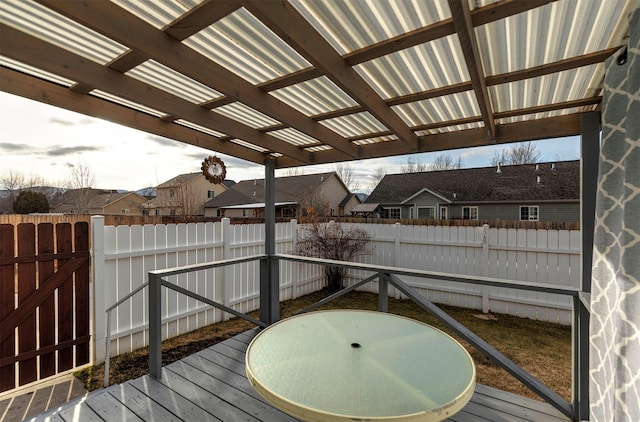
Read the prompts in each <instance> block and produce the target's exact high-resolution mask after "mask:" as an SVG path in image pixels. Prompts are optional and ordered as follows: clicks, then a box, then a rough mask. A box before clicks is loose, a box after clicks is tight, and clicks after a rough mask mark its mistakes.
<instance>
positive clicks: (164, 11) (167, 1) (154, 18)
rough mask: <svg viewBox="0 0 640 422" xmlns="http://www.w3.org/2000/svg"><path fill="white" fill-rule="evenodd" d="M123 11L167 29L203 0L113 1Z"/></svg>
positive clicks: (158, 27)
mask: <svg viewBox="0 0 640 422" xmlns="http://www.w3.org/2000/svg"><path fill="white" fill-rule="evenodd" d="M111 1H112V2H114V3H115V4H117V5H118V6H120V7H122V8H123V9H127V10H128V11H129V12H131V13H133V14H134V15H136V16H138V17H139V18H140V19H143V20H145V21H146V22H148V23H150V24H151V25H153V26H155V27H156V28H157V29H162V28H164V27H166V26H167V25H168V24H169V23H171V22H173V21H174V20H176V19H177V18H178V17H180V16H182V15H183V14H185V13H186V12H188V11H189V10H191V9H192V8H194V7H195V6H197V5H198V4H200V3H202V0H163V1H162V2H151V1H148V0H147V1H140V0H111Z"/></svg>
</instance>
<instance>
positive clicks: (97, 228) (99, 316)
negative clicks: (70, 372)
mask: <svg viewBox="0 0 640 422" xmlns="http://www.w3.org/2000/svg"><path fill="white" fill-rule="evenodd" d="M91 248H92V250H91V261H92V262H91V268H92V270H93V274H92V275H93V288H92V289H90V290H89V294H90V295H91V297H90V298H89V304H90V306H93V336H92V341H91V343H92V344H93V362H94V363H98V362H102V361H104V359H105V357H106V354H107V353H108V350H106V347H105V344H104V341H103V339H104V338H105V337H106V335H107V333H106V332H105V317H106V309H107V306H106V303H105V302H104V301H105V299H104V298H105V295H104V290H105V285H104V284H105V281H104V216H101V215H94V216H92V217H91Z"/></svg>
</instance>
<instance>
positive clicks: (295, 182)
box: [205, 172, 358, 218]
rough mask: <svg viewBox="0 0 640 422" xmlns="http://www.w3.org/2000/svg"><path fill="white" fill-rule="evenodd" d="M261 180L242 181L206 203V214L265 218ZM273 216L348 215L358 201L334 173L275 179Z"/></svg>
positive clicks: (263, 185) (263, 183)
mask: <svg viewBox="0 0 640 422" xmlns="http://www.w3.org/2000/svg"><path fill="white" fill-rule="evenodd" d="M264 187H265V181H264V179H255V180H243V181H241V182H238V183H236V184H235V185H233V186H232V187H231V188H230V189H228V190H227V191H226V192H224V193H223V194H221V195H220V196H216V197H214V198H213V199H211V200H210V201H209V202H207V203H206V204H205V216H212V217H264V202H265V198H264ZM275 201H276V217H281V218H294V217H296V216H298V215H301V214H305V213H307V212H310V211H312V210H313V211H314V212H317V213H320V214H321V215H327V216H332V215H335V216H337V215H349V214H350V211H351V208H352V207H353V206H354V205H355V204H356V203H358V199H357V198H356V199H354V198H353V195H352V194H351V193H350V192H349V189H348V188H347V187H346V186H345V184H344V183H343V182H342V180H341V179H340V177H339V176H338V174H337V173H335V172H331V173H320V174H309V175H302V176H288V177H278V178H276V179H275Z"/></svg>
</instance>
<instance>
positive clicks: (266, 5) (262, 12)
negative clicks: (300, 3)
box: [246, 1, 418, 148]
mask: <svg viewBox="0 0 640 422" xmlns="http://www.w3.org/2000/svg"><path fill="white" fill-rule="evenodd" d="M246 8H247V9H248V10H249V11H250V12H251V13H252V14H253V15H254V16H256V17H257V18H258V19H260V20H261V21H262V22H263V23H264V24H265V25H267V26H268V27H269V28H270V29H271V30H272V31H274V32H275V33H276V34H278V35H279V36H280V38H282V39H283V40H285V41H286V42H287V43H288V44H289V45H290V46H291V47H293V48H294V49H295V50H296V51H297V52H298V53H299V54H300V55H302V56H303V57H304V58H305V59H307V60H308V61H309V62H310V63H312V64H313V65H314V67H315V68H316V69H318V70H320V72H322V73H323V74H324V75H326V76H327V77H328V78H329V79H331V81H333V83H335V84H336V85H337V86H338V87H339V88H340V89H342V90H343V91H344V92H346V93H347V94H348V95H349V96H351V97H352V98H353V99H355V100H356V101H357V102H358V103H359V104H360V105H361V106H362V107H363V108H364V109H365V110H367V111H368V112H369V113H371V114H372V115H373V116H374V117H375V118H376V119H378V120H379V121H380V122H381V123H382V124H383V125H385V126H386V127H387V128H389V130H391V131H392V132H393V133H394V134H396V136H397V137H398V139H400V140H401V141H402V142H404V143H405V144H407V145H409V146H410V147H411V146H413V147H414V148H417V146H418V145H417V144H418V138H417V137H416V135H415V134H414V133H413V131H411V129H409V126H408V125H407V124H406V123H405V122H404V121H403V120H402V119H401V118H400V116H398V115H397V114H396V113H395V112H394V111H393V110H391V108H389V106H387V104H386V103H385V102H384V100H383V99H382V98H381V97H380V96H379V95H378V93H377V92H376V91H375V90H374V89H373V88H372V87H371V86H369V85H368V84H367V83H366V82H365V81H364V79H362V77H361V76H360V75H359V74H358V73H357V72H356V71H355V70H354V69H353V68H352V67H351V66H349V65H348V64H347V63H346V62H345V61H344V59H342V57H341V56H340V54H338V52H337V51H336V50H335V49H334V48H333V47H332V46H331V45H330V44H329V43H328V42H327V40H325V39H324V38H323V37H322V35H320V34H319V33H318V32H317V31H316V30H315V28H314V27H313V26H312V25H311V24H310V23H309V22H308V21H307V20H306V19H305V18H304V17H303V16H302V15H301V14H300V13H299V12H298V11H297V10H296V9H295V8H294V7H293V6H292V5H291V4H290V3H289V2H278V3H274V2H262V1H250V2H247V3H246Z"/></svg>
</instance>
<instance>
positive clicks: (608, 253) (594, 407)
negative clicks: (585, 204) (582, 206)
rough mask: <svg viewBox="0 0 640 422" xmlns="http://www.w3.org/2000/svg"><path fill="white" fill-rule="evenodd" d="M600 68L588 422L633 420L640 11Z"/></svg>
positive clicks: (639, 262) (639, 222)
mask: <svg viewBox="0 0 640 422" xmlns="http://www.w3.org/2000/svg"><path fill="white" fill-rule="evenodd" d="M629 29H630V38H629V44H628V47H627V48H626V49H625V50H622V51H620V52H618V53H617V54H615V55H614V56H612V57H610V58H609V59H608V60H607V62H606V69H605V86H604V94H603V100H602V146H601V153H600V163H599V166H600V167H599V175H598V193H597V199H596V224H595V240H594V254H593V276H592V294H591V319H590V327H589V331H590V336H589V337H590V357H589V359H590V379H589V384H590V388H589V395H590V408H591V421H602V422H613V421H629V422H638V421H640V9H636V10H635V11H634V12H633V13H632V15H631V16H630V21H629Z"/></svg>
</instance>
